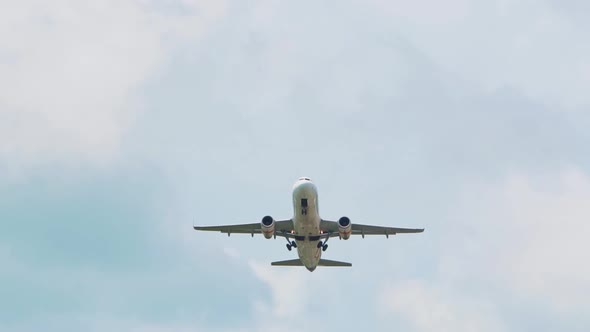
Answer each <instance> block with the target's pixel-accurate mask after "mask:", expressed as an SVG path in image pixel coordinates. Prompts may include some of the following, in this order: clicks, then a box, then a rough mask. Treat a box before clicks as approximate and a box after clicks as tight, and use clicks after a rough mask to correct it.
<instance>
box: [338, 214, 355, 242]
mask: <svg viewBox="0 0 590 332" xmlns="http://www.w3.org/2000/svg"><path fill="white" fill-rule="evenodd" d="M350 234H352V224H351V223H350V218H348V217H342V218H340V219H338V235H340V238H341V239H343V240H348V238H349V237H350Z"/></svg>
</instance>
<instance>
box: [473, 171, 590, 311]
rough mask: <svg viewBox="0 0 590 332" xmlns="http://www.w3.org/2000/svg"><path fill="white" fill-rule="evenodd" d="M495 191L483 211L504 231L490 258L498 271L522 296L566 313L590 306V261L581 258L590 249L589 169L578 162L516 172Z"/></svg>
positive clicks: (491, 221) (488, 218)
mask: <svg viewBox="0 0 590 332" xmlns="http://www.w3.org/2000/svg"><path fill="white" fill-rule="evenodd" d="M492 196H493V197H491V198H490V199H491V200H490V203H489V204H488V205H487V206H486V207H482V210H480V211H481V212H479V213H477V214H487V215H488V217H487V218H486V220H487V221H488V222H490V223H494V224H496V226H494V228H496V230H497V231H498V233H500V234H498V235H499V237H496V240H497V241H498V243H499V244H500V245H498V246H496V247H495V248H494V249H496V250H497V255H495V257H494V259H493V260H492V261H488V262H487V264H488V266H493V267H494V268H493V272H494V274H495V275H499V276H501V277H502V278H503V279H504V281H505V282H507V284H508V286H509V287H511V289H512V290H513V291H515V292H516V293H517V294H519V295H520V296H523V297H528V298H530V299H531V300H533V301H541V302H543V303H545V304H546V305H547V306H549V307H551V308H552V309H553V310H557V311H558V312H560V313H563V314H567V313H570V314H574V315H575V314H576V313H583V312H588V310H590V306H589V305H588V299H587V295H588V294H590V266H588V264H583V263H581V262H584V261H585V260H586V258H587V253H588V251H589V250H590V245H589V244H588V241H587V239H588V238H589V237H590V224H589V223H588V220H590V204H588V202H590V177H589V176H588V174H587V173H585V172H582V171H581V170H579V169H576V168H570V169H565V170H563V171H562V172H560V173H559V174H549V175H548V174H541V175H532V176H530V175H522V174H514V175H511V176H510V177H509V178H508V179H507V180H506V182H505V183H504V184H503V185H502V186H500V187H499V188H495V189H493V194H492ZM494 196H495V197H494ZM480 207H481V206H480ZM495 211H503V212H501V213H497V212H495ZM492 234H493V233H492ZM482 270H483V271H485V270H488V271H489V268H488V269H482Z"/></svg>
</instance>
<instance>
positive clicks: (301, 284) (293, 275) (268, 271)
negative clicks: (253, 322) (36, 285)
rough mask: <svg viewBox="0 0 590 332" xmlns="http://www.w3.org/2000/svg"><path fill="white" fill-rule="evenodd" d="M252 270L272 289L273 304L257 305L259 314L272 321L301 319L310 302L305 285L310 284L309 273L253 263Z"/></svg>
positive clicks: (299, 269) (259, 303)
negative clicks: (303, 290) (304, 290)
mask: <svg viewBox="0 0 590 332" xmlns="http://www.w3.org/2000/svg"><path fill="white" fill-rule="evenodd" d="M250 268H251V269H252V270H253V271H254V274H255V275H256V277H258V278H259V279H260V280H262V281H264V282H265V283H266V284H267V285H268V287H269V288H270V291H271V294H272V300H273V302H272V304H266V303H263V302H258V303H257V307H258V308H257V309H258V311H259V313H261V314H263V315H267V316H268V314H269V313H271V315H270V316H268V317H267V318H268V319H270V320H279V319H294V318H296V317H299V315H300V314H301V313H303V311H304V309H305V305H306V303H307V301H308V294H307V292H302V291H301V290H302V289H306V287H305V285H306V284H307V283H308V282H309V277H308V275H309V274H310V273H309V271H307V270H305V269H304V268H276V267H271V266H270V265H267V264H262V263H258V262H254V261H251V262H250Z"/></svg>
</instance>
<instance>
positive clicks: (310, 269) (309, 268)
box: [306, 266, 317, 272]
mask: <svg viewBox="0 0 590 332" xmlns="http://www.w3.org/2000/svg"><path fill="white" fill-rule="evenodd" d="M316 267H317V266H314V267H308V266H306V268H307V270H308V271H309V272H313V271H315V268H316Z"/></svg>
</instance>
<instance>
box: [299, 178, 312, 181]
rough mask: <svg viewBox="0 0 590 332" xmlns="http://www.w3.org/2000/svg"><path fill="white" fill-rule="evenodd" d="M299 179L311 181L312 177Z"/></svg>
mask: <svg viewBox="0 0 590 332" xmlns="http://www.w3.org/2000/svg"><path fill="white" fill-rule="evenodd" d="M299 181H311V179H310V178H299Z"/></svg>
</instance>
